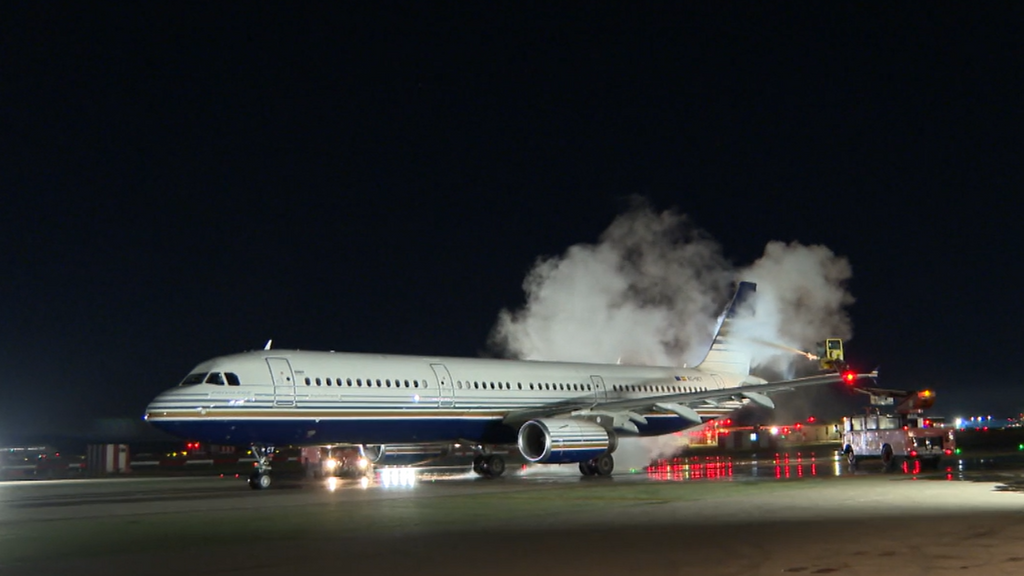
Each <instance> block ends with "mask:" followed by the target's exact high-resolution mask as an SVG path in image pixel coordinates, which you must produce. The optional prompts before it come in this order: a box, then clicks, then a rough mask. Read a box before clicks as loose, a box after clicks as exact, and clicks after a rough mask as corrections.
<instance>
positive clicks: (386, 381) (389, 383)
mask: <svg viewBox="0 0 1024 576" xmlns="http://www.w3.org/2000/svg"><path fill="white" fill-rule="evenodd" d="M384 383H385V384H387V386H388V388H391V380H385V381H384Z"/></svg>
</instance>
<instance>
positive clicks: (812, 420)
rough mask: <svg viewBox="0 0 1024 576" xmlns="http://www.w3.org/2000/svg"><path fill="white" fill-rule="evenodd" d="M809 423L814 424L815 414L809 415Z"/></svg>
mask: <svg viewBox="0 0 1024 576" xmlns="http://www.w3.org/2000/svg"><path fill="white" fill-rule="evenodd" d="M807 423H808V424H813V423H814V416H808V417H807Z"/></svg>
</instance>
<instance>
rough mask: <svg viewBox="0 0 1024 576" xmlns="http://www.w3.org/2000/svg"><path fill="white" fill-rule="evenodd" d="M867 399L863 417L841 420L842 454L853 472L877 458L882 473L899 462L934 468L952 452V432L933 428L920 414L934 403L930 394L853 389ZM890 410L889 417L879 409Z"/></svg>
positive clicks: (946, 429)
mask: <svg viewBox="0 0 1024 576" xmlns="http://www.w3.org/2000/svg"><path fill="white" fill-rule="evenodd" d="M855 390H856V391H857V392H860V393H863V394H867V395H869V396H870V397H871V407H870V408H868V409H867V410H866V413H865V414H861V415H856V416H848V417H846V418H843V454H844V455H845V456H846V459H847V461H848V462H849V463H850V466H851V467H854V468H856V467H857V465H858V464H859V462H860V461H861V460H863V459H866V458H878V459H880V460H881V461H882V466H883V467H884V468H885V470H886V471H891V470H894V469H895V468H896V467H897V464H898V463H899V462H900V461H905V460H917V461H919V462H920V463H921V467H922V468H937V467H938V465H939V462H940V461H941V459H942V457H943V456H949V455H951V454H953V451H954V450H956V439H955V438H954V435H953V430H951V429H948V428H943V427H940V426H936V425H934V423H933V422H932V421H931V420H930V419H929V418H928V417H927V416H925V415H924V411H925V410H927V409H928V408H931V407H932V405H933V404H934V403H935V392H932V391H931V390H921V391H909V390H889V389H883V388H855ZM885 406H892V407H893V408H892V413H891V414H886V413H883V412H882V410H881V407H885Z"/></svg>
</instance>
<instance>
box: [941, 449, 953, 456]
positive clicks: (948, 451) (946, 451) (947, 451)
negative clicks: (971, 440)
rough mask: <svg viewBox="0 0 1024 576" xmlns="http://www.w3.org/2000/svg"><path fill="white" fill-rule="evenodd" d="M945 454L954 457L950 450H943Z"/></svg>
mask: <svg viewBox="0 0 1024 576" xmlns="http://www.w3.org/2000/svg"><path fill="white" fill-rule="evenodd" d="M943 452H945V453H946V456H952V455H953V451H952V450H950V449H949V448H946V449H945V450H943Z"/></svg>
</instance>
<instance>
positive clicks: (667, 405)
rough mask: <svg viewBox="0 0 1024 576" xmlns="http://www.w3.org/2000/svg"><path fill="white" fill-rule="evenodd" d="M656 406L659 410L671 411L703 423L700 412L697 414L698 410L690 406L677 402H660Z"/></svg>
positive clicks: (692, 420) (686, 418) (685, 418)
mask: <svg viewBox="0 0 1024 576" xmlns="http://www.w3.org/2000/svg"><path fill="white" fill-rule="evenodd" d="M654 407H655V408H657V409H658V410H664V411H665V412H671V413H673V414H675V415H677V416H679V417H680V418H682V419H684V420H689V421H691V422H696V423H697V424H700V423H701V419H700V414H697V411H696V410H694V409H693V408H690V407H689V406H683V405H682V404H677V403H675V402H658V403H657V404H655V405H654Z"/></svg>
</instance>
